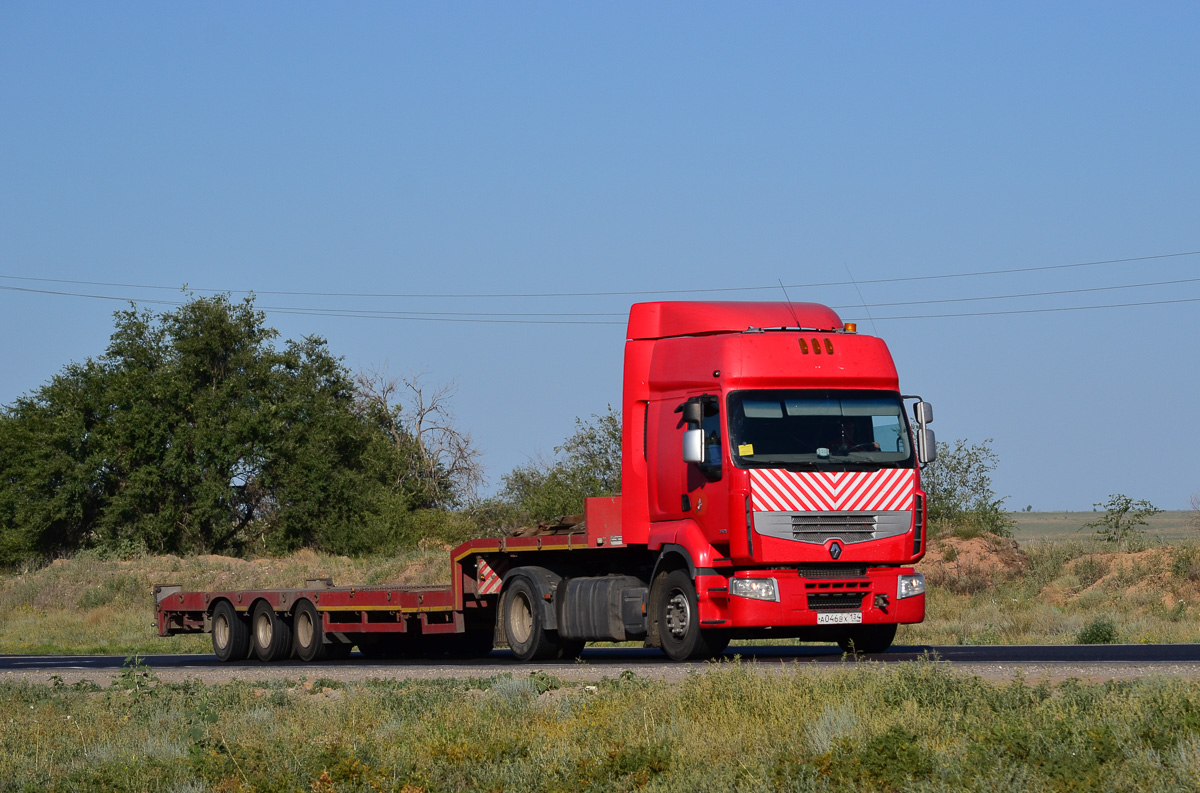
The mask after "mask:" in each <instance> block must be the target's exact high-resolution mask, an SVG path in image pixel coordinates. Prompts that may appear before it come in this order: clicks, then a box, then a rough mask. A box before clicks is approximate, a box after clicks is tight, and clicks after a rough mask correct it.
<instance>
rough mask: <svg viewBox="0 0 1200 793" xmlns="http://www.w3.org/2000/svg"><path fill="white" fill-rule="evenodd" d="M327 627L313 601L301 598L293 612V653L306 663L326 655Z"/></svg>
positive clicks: (318, 659)
mask: <svg viewBox="0 0 1200 793" xmlns="http://www.w3.org/2000/svg"><path fill="white" fill-rule="evenodd" d="M326 646H327V645H326V644H325V629H324V628H323V627H322V623H321V614H320V612H318V611H317V607H316V606H314V605H313V604H312V601H309V600H301V601H300V602H299V603H297V604H296V608H295V609H293V612H292V653H293V654H294V655H295V656H296V657H297V658H299V659H300V660H301V661H304V662H305V663H314V662H317V661H320V660H321V659H323V658H324V657H325V648H326Z"/></svg>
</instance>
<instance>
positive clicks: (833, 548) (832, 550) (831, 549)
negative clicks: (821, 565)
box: [829, 541, 842, 559]
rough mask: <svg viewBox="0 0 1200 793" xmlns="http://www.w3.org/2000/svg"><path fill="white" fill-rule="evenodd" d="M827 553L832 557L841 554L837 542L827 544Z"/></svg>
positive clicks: (840, 547)
mask: <svg viewBox="0 0 1200 793" xmlns="http://www.w3.org/2000/svg"><path fill="white" fill-rule="evenodd" d="M829 555H830V556H832V557H833V558H834V559H836V558H838V557H839V556H841V555H842V546H840V545H838V544H837V542H836V541H834V542H833V544H831V545H830V546H829Z"/></svg>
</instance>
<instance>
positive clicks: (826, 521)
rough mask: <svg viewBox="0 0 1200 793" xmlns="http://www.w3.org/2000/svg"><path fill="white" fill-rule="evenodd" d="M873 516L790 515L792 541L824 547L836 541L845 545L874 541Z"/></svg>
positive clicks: (799, 513)
mask: <svg viewBox="0 0 1200 793" xmlns="http://www.w3.org/2000/svg"><path fill="white" fill-rule="evenodd" d="M876 523H877V521H876V519H875V516H874V515H864V514H862V513H857V514H850V515H834V514H830V513H828V512H797V513H795V514H793V515H792V539H794V540H800V541H801V542H813V543H817V544H820V545H824V544H825V543H826V542H828V541H829V540H833V539H838V540H842V541H843V542H846V543H853V542H863V541H865V540H873V539H875V527H876Z"/></svg>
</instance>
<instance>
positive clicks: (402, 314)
mask: <svg viewBox="0 0 1200 793" xmlns="http://www.w3.org/2000/svg"><path fill="white" fill-rule="evenodd" d="M1197 282H1200V278H1176V279H1172V280H1168V281H1145V282H1142V283H1136V284H1115V285H1111V286H1093V287H1080V288H1076V289H1055V290H1049V291H1042V292H1017V293H1013V294H1004V295H976V296H971V297H949V298H931V299H929V300H904V301H891V302H885V303H858V304H847V305H840V306H833V308H835V309H837V310H853V309H857V308H863V307H865V308H868V309H870V308H892V307H896V306H920V305H935V304H939V303H967V302H977V301H986V300H1014V299H1020V298H1029V297H1048V296H1056V295H1071V294H1086V293H1090V292H1109V291H1115V290H1120V289H1142V288H1148V287H1155V286H1175V285H1178V284H1191V283H1197ZM0 290H5V291H12V292H29V293H34V294H45V295H55V296H65V297H86V298H92V299H98V300H115V301H120V302H134V303H136V302H142V303H149V304H153V305H168V306H182V305H186V301H180V300H161V299H150V298H146V299H141V300H140V301H139V299H138V298H132V297H119V296H113V295H95V294H89V293H84V292H67V291H62V290H51V289H33V288H31V287H18V286H4V285H0ZM258 308H260V309H261V310H263V311H272V312H278V313H300V314H309V315H312V316H332V317H336V316H347V317H362V318H367V319H420V318H426V317H433V318H445V319H447V320H454V319H455V318H458V317H465V318H476V319H482V318H487V319H497V320H499V319H522V318H533V319H538V320H545V319H546V318H550V317H555V318H561V317H567V318H574V317H587V318H589V319H590V318H595V317H624V316H626V312H623V311H622V312H559V313H547V312H479V311H407V310H405V311H386V310H382V309H359V308H328V307H320V306H318V307H305V306H258ZM539 324H545V323H539ZM572 324H584V323H583V321H582V320H580V321H576V322H573V323H572ZM605 324H611V323H605Z"/></svg>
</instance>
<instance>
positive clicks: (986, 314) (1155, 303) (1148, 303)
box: [875, 297, 1200, 321]
mask: <svg viewBox="0 0 1200 793" xmlns="http://www.w3.org/2000/svg"><path fill="white" fill-rule="evenodd" d="M1173 303H1200V297H1182V298H1178V299H1175V300H1146V301H1144V302H1140V303H1106V304H1104V305H1101V306H1059V307H1055V308H1014V309H1009V310H1007V311H971V312H963V313H959V314H907V315H904V316H899V317H875V319H876V321H879V320H885V319H951V318H954V317H995V316H1001V315H1004V314H1051V313H1055V312H1059V311H1092V310H1095V309H1101V308H1129V307H1132V306H1166V305H1170V304H1173Z"/></svg>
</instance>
